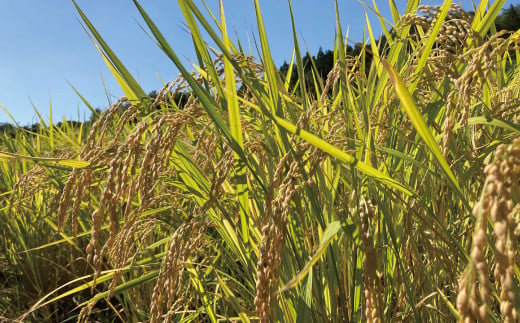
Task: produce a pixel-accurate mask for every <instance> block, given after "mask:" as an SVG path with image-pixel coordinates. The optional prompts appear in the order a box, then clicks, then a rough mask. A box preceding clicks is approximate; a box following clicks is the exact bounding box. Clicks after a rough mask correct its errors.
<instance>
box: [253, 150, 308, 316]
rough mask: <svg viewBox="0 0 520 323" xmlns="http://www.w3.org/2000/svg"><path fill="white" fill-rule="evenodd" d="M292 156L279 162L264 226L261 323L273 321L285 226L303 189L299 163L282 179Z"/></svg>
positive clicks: (259, 276) (257, 307)
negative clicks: (274, 295)
mask: <svg viewBox="0 0 520 323" xmlns="http://www.w3.org/2000/svg"><path fill="white" fill-rule="evenodd" d="M289 156H290V155H289V153H288V154H286V155H285V156H284V157H283V158H282V159H281V160H280V162H279V163H278V167H277V169H276V171H275V175H274V178H273V181H272V184H271V186H270V191H269V193H268V196H267V200H266V205H265V211H266V212H265V214H266V218H265V219H264V223H263V227H262V240H261V247H260V255H259V258H258V264H257V284H256V297H255V301H254V303H255V310H256V313H257V315H258V316H259V319H260V322H270V321H271V319H272V315H273V314H274V311H273V309H272V307H271V306H272V302H273V290H274V288H276V286H278V279H279V275H280V270H279V267H280V264H281V262H282V253H283V247H284V245H285V230H286V228H285V227H286V225H287V220H288V216H289V212H290V208H291V200H292V198H293V196H294V194H296V193H297V192H298V190H299V189H300V188H301V185H300V186H298V185H297V184H296V180H297V179H298V178H300V177H301V174H300V173H299V171H300V166H299V163H298V162H297V161H293V162H291V164H290V165H289V170H288V171H287V174H286V175H285V176H284V177H283V178H282V176H283V172H284V169H285V167H286V163H287V161H288V158H289ZM277 186H278V194H277V197H276V198H274V199H273V197H274V190H275V189H276V188H277Z"/></svg>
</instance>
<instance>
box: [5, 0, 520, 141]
mask: <svg viewBox="0 0 520 323" xmlns="http://www.w3.org/2000/svg"><path fill="white" fill-rule="evenodd" d="M470 14H471V13H470ZM495 27H496V30H497V31H502V30H507V31H511V32H515V31H517V30H519V29H520V4H517V5H513V4H511V5H510V6H509V8H507V9H504V10H503V11H502V13H501V14H500V15H499V16H498V17H497V19H496V20H495ZM377 43H378V44H379V50H380V52H383V51H384V50H385V48H386V38H385V37H384V36H382V37H381V38H380V39H379V40H377ZM367 46H369V45H367ZM362 48H363V44H361V43H357V44H355V45H354V47H352V46H350V45H348V46H347V48H346V54H347V55H348V56H352V57H355V56H357V55H358V54H359V53H360V52H361V50H362ZM380 54H381V53H380ZM371 60H372V55H371V54H370V52H369V51H366V57H365V68H366V69H368V68H369V67H370V63H371ZM302 63H303V66H304V77H305V82H306V87H307V90H308V91H309V92H310V93H314V90H315V89H314V84H315V81H314V79H313V73H312V70H314V72H315V73H317V75H318V76H320V77H321V79H322V80H323V81H324V82H325V81H326V80H327V75H328V74H329V72H330V71H331V70H332V68H333V67H334V52H333V51H332V50H325V51H324V50H323V49H322V48H321V47H320V49H319V50H318V53H317V54H316V55H314V56H311V55H310V54H309V53H307V54H306V55H305V56H304V57H302ZM289 67H290V66H289V64H288V63H287V62H284V63H283V64H282V66H280V68H279V69H280V74H281V75H282V77H283V78H284V79H285V77H286V76H287V73H288V71H289ZM297 79H298V73H297V69H296V66H295V65H294V66H293V71H292V74H291V80H290V84H291V85H292V86H294V85H295V84H296V82H297ZM148 96H149V97H150V98H151V99H155V98H156V97H157V91H152V92H150V93H149V94H148ZM188 97H189V94H188V93H186V92H179V93H176V94H175V96H174V97H173V100H174V101H175V103H176V104H177V105H179V106H183V105H184V104H185V103H186V102H187V99H188ZM100 111H101V110H99V109H98V110H97V112H100ZM95 118H96V115H95V114H93V116H92V117H91V118H90V120H88V121H86V122H85V123H92V122H93V121H94V120H95ZM67 123H68V125H69V126H71V127H74V128H75V127H78V128H79V127H80V126H81V125H82V124H83V122H79V121H67ZM61 124H62V123H61V122H60V123H57V124H56V126H58V127H59V126H61ZM19 128H21V129H24V130H26V131H29V132H33V133H38V130H39V129H40V125H39V124H38V123H35V124H32V125H30V126H22V127H17V126H14V125H12V124H10V123H0V134H5V135H8V136H15V135H16V131H17V129H18V130H19Z"/></svg>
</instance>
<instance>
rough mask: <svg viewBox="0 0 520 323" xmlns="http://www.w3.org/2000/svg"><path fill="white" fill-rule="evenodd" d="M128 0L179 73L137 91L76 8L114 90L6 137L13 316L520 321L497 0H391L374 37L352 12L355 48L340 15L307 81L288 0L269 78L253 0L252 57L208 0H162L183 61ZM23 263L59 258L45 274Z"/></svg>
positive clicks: (513, 84)
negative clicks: (74, 123) (328, 55)
mask: <svg viewBox="0 0 520 323" xmlns="http://www.w3.org/2000/svg"><path fill="white" fill-rule="evenodd" d="M133 2H134V4H135V6H136V8H137V9H138V11H139V12H140V14H141V16H142V18H143V20H144V22H145V24H146V26H147V28H148V29H149V30H148V32H149V33H150V35H151V36H152V37H153V38H154V41H155V42H156V44H157V45H158V46H159V47H160V48H161V49H162V50H163V51H164V53H165V55H167V56H168V57H169V58H170V59H171V61H172V63H173V64H175V65H176V67H177V68H178V69H179V71H180V72H181V75H180V76H179V78H177V79H176V80H174V81H171V82H169V83H167V84H166V85H165V86H164V87H163V88H162V89H160V90H159V91H158V92H157V96H156V97H155V98H153V99H152V98H149V97H147V96H146V94H145V92H144V91H143V89H142V88H141V87H140V86H139V84H138V83H137V82H136V81H135V79H134V78H133V77H132V75H130V73H129V72H128V70H127V69H126V68H125V67H124V65H123V63H122V62H121V61H120V60H119V59H118V58H117V55H116V54H115V53H114V52H113V51H112V50H111V49H110V47H109V45H108V44H107V43H106V42H105V41H104V40H103V38H102V35H100V34H99V33H98V32H97V30H96V29H95V26H93V25H92V24H91V23H90V21H89V20H88V17H87V15H86V14H85V13H83V11H82V10H81V9H80V7H79V6H78V5H77V4H76V3H75V2H74V4H75V5H76V8H77V11H78V14H79V16H80V17H81V20H82V23H83V25H84V27H85V30H86V31H87V32H88V35H89V37H90V38H91V40H92V42H93V44H94V45H95V46H96V48H97V49H98V51H99V53H100V55H102V57H103V58H104V60H105V62H106V63H107V66H108V68H109V69H110V70H111V72H112V74H113V75H114V77H115V78H116V79H117V81H118V82H119V84H120V86H121V88H122V89H123V91H124V92H125V95H126V96H125V97H123V98H120V99H119V100H118V101H117V102H116V103H114V104H113V105H112V106H111V107H110V108H109V109H108V110H107V111H106V112H105V113H103V114H102V115H101V116H99V118H98V119H97V121H96V122H95V123H94V124H93V125H91V126H89V127H88V129H85V130H84V129H80V130H79V131H78V130H74V129H65V130H64V129H60V128H56V127H55V126H54V125H52V123H51V124H50V125H48V126H47V127H42V129H41V131H40V133H39V134H33V135H32V136H31V137H30V139H28V138H27V136H26V134H23V133H17V134H16V137H15V138H16V139H15V140H14V141H12V140H9V139H8V138H5V140H3V141H2V152H0V157H2V160H1V162H2V173H1V175H2V177H4V181H3V184H2V185H4V186H5V187H2V192H5V193H2V195H1V197H0V198H2V200H3V201H5V206H4V207H3V208H2V209H1V211H2V213H1V214H2V217H4V218H5V221H3V222H4V223H6V224H5V225H3V226H2V230H3V231H5V234H6V239H5V246H4V247H2V248H4V249H3V250H2V252H3V253H5V252H7V251H9V252H10V253H9V254H11V255H16V257H17V258H16V259H14V258H13V259H9V262H10V263H13V264H16V265H17V266H19V268H23V267H28V269H31V270H32V271H29V270H27V271H23V269H20V270H21V271H20V272H21V273H22V275H23V276H24V277H32V278H38V279H39V280H36V279H34V280H31V282H33V285H34V286H32V287H31V288H32V290H34V291H35V292H36V293H39V294H38V295H33V296H32V297H31V298H30V299H33V300H37V301H35V302H34V303H33V304H31V305H30V306H29V307H25V308H24V307H23V306H22V307H21V308H24V310H25V311H24V313H16V315H14V316H11V318H18V319H20V320H36V319H39V318H40V319H41V318H46V319H49V320H63V318H68V319H70V320H78V321H85V322H86V321H88V320H89V319H93V320H96V319H97V320H99V319H101V318H111V319H112V320H120V321H136V322H137V321H151V322H159V321H164V322H184V321H200V322H202V321H204V322H205V321H210V322H216V321H243V322H250V321H259V322H271V321H283V322H310V321H312V322H361V321H363V322H365V321H366V322H383V321H384V322H386V321H389V322H393V321H399V322H400V321H414V322H445V321H461V322H471V321H476V320H478V321H482V322H498V321H509V322H514V321H517V320H518V311H519V310H520V300H519V298H518V294H519V290H520V289H519V281H518V277H519V270H518V255H517V254H516V250H517V248H518V241H519V234H520V233H519V232H520V226H519V223H520V218H519V217H520V213H519V210H520V209H519V198H520V191H519V184H520V183H519V178H520V167H519V165H520V139H519V138H520V137H519V133H520V126H518V124H519V115H520V110H519V106H520V104H519V99H518V98H519V90H520V87H519V86H520V82H519V77H520V73H519V70H518V68H517V65H516V58H517V56H518V51H519V47H518V45H519V42H520V33H519V32H516V33H506V32H496V30H495V28H494V25H493V22H494V20H495V18H496V17H497V15H498V14H499V12H500V9H501V7H502V6H503V4H504V2H505V1H495V2H493V3H489V2H488V1H481V2H480V3H479V4H478V6H476V10H475V12H474V13H473V14H469V13H467V12H465V11H464V10H462V9H461V7H459V6H457V5H454V4H452V3H451V1H444V3H443V4H442V5H441V6H440V7H431V6H421V5H420V3H419V1H409V2H408V5H407V8H406V11H405V12H404V14H400V13H399V12H398V10H397V8H396V6H395V4H394V2H393V1H389V4H390V7H391V9H392V21H391V22H388V21H386V20H384V19H383V18H381V20H380V21H379V23H380V24H381V27H382V30H383V33H384V39H385V41H384V42H383V41H380V42H377V41H376V36H377V35H374V34H373V32H372V27H371V22H370V21H369V20H368V19H367V21H366V26H367V30H368V33H367V37H368V39H367V40H368V41H369V44H370V45H366V46H364V47H362V50H361V53H360V54H359V55H357V56H355V57H352V56H348V55H346V46H347V43H348V42H349V40H348V38H346V37H345V36H344V33H343V30H342V26H341V25H340V23H339V19H337V23H336V38H335V44H334V68H333V69H332V71H331V72H330V73H329V75H327V78H326V79H322V78H321V77H320V76H319V74H318V73H317V70H316V69H315V68H314V69H313V71H311V75H310V77H309V75H308V74H306V73H305V68H304V66H303V62H302V55H301V52H300V49H299V40H298V37H297V35H296V34H297V33H296V26H295V23H294V18H293V15H292V8H291V2H290V1H289V2H288V6H289V8H290V12H291V14H290V17H288V19H291V22H292V26H293V27H292V28H293V39H292V41H293V42H294V54H293V59H292V61H291V64H290V67H289V70H288V72H287V75H285V76H284V77H282V75H280V73H279V71H278V69H277V68H276V67H275V65H274V62H273V60H272V58H271V55H270V50H269V42H268V38H267V36H266V33H265V28H264V25H263V19H262V12H261V9H260V4H259V1H256V0H255V10H256V19H257V26H258V30H259V34H258V39H259V53H258V57H250V56H248V55H246V53H245V52H244V50H243V48H242V46H241V43H240V42H237V43H233V42H232V41H231V40H230V37H229V34H228V29H227V26H226V20H225V14H224V6H223V5H222V2H220V6H219V12H218V13H212V12H210V11H209V9H207V7H206V6H197V5H196V4H195V2H193V1H192V0H179V1H178V2H179V7H180V10H182V12H183V14H184V17H185V19H186V25H187V27H188V28H189V31H190V32H191V35H192V38H193V46H194V48H195V51H196V54H197V61H196V62H195V63H194V64H193V66H192V67H186V66H184V65H183V64H182V62H181V60H180V59H179V57H178V56H177V53H176V51H175V50H174V48H173V47H172V46H171V45H170V44H168V42H167V41H166V39H165V37H164V36H163V34H162V33H161V31H160V30H159V29H158V28H157V27H156V25H155V24H154V22H153V19H152V17H149V16H148V14H147V13H146V12H145V11H144V9H143V8H142V7H141V5H140V4H139V2H138V1H137V0H134V1H133ZM202 7H203V8H204V10H202V9H201V8H202ZM372 10H374V11H375V12H376V13H379V11H378V9H377V7H375V2H374V7H373V8H372ZM337 15H338V17H339V12H338V11H337ZM203 35H207V37H208V38H206V39H205V38H204V36H203ZM209 44H211V45H209ZM192 71H194V72H192ZM293 75H296V76H295V77H294V76H293ZM293 79H295V80H296V82H292V81H291V80H293ZM309 81H310V82H312V84H310V83H309ZM309 89H312V91H309ZM179 93H188V94H187V99H183V100H182V102H181V100H179V97H180V96H179ZM83 131H87V132H88V135H83V133H84V132H83ZM57 136H62V138H66V139H67V140H61V141H60V142H66V143H67V145H73V146H74V147H75V149H73V150H67V151H66V152H64V151H62V150H60V148H59V147H57V142H58V141H57V140H56V137H57ZM42 141H43V142H44V143H45V145H49V146H48V147H47V146H44V147H42V146H41V143H42ZM38 145H40V146H38ZM53 145H54V146H53ZM36 146H37V147H39V148H38V149H36V148H35V147H36ZM12 165H15V167H13V166H12ZM40 218H41V219H40ZM38 219H40V220H39V221H37V220H38ZM34 222H35V223H37V224H40V225H42V226H45V228H46V230H47V231H42V230H41V229H40V228H39V227H38V226H35V225H34V224H33V223H34ZM17 223H18V224H17ZM19 223H21V224H23V226H21V225H20V224H19ZM15 225H17V226H15ZM3 233H4V232H3ZM31 233H34V234H37V235H41V236H37V237H33V236H31V237H28V236H26V235H27V234H31ZM29 241H30V242H31V243H32V244H30V245H29V244H27V242H29ZM53 248H58V249H59V250H60V253H59V256H58V255H56V254H49V253H46V252H48V250H54V249H53ZM0 250H1V249H0ZM21 257H22V258H23V257H26V258H24V259H21ZM34 259H37V260H38V259H39V261H44V262H45V261H46V262H49V263H53V264H59V265H55V266H54V267H55V268H56V273H58V274H57V276H53V277H54V278H53V279H54V280H53V281H52V286H43V285H42V284H41V281H42V278H41V275H42V274H45V275H48V274H46V273H44V272H43V270H45V268H46V267H45V265H44V264H42V263H37V264H34V265H32V264H33V263H34V261H35V260H34ZM0 260H2V259H0ZM3 261H6V260H3ZM34 269H37V270H38V272H35V271H34ZM65 273H67V275H65ZM24 290H25V291H27V290H30V289H28V288H26V289H24ZM42 293H43V294H42ZM2 297H3V296H2ZM71 300H72V301H73V304H74V308H69V307H70V306H69V307H63V306H64V305H63V304H70V302H71ZM67 302H68V303H67ZM1 304H4V303H1ZM3 306H4V305H2V308H3ZM2 308H0V309H2ZM0 315H2V316H6V313H0ZM6 317H7V316H6Z"/></svg>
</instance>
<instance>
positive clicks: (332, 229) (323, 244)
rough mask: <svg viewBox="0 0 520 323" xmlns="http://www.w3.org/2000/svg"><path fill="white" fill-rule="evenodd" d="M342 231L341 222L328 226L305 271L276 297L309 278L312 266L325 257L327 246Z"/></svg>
mask: <svg viewBox="0 0 520 323" xmlns="http://www.w3.org/2000/svg"><path fill="white" fill-rule="evenodd" d="M340 229H341V222H340V221H334V222H331V223H329V224H328V225H327V228H325V231H324V232H323V236H322V237H321V239H320V244H319V246H318V249H317V250H316V252H315V253H314V255H313V256H312V257H311V259H310V260H309V262H307V264H306V265H305V266H304V267H303V269H302V270H301V271H300V272H299V273H298V274H297V275H296V276H295V277H294V278H293V279H291V280H290V281H289V282H287V283H286V284H285V286H283V287H282V288H281V289H280V290H278V291H277V292H276V295H278V294H281V293H283V292H286V291H288V290H289V289H291V288H293V287H295V286H296V285H298V283H299V282H300V281H301V280H302V279H303V278H305V276H307V274H308V273H309V270H311V268H312V266H314V264H315V263H316V262H317V261H318V260H319V259H320V258H321V256H323V254H324V253H325V251H326V250H327V246H328V245H329V244H330V243H331V242H332V239H334V237H335V236H336V234H337V233H338V232H339V230H340Z"/></svg>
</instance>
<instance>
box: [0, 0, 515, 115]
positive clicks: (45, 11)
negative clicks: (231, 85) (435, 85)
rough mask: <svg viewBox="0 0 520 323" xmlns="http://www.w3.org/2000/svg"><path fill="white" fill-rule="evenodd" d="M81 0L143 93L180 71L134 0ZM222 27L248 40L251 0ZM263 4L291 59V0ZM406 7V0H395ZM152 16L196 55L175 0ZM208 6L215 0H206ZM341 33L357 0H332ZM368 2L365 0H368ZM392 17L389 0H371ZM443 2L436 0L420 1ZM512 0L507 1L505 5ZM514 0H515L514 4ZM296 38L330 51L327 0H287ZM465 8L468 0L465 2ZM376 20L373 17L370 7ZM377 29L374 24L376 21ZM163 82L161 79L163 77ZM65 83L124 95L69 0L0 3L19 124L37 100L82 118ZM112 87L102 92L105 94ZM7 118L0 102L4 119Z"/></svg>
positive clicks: (2, 62) (0, 75)
mask: <svg viewBox="0 0 520 323" xmlns="http://www.w3.org/2000/svg"><path fill="white" fill-rule="evenodd" d="M77 2H78V4H79V6H80V7H81V8H82V10H83V11H84V12H85V14H86V15H87V16H88V17H89V19H90V20H91V21H92V23H93V24H94V25H95V26H96V28H97V29H98V31H99V32H100V33H101V35H102V36H103V37H104V38H105V40H106V41H107V43H108V44H109V45H110V46H111V48H112V49H113V50H114V51H115V52H116V54H117V55H118V56H119V58H120V59H121V60H122V61H123V63H124V64H125V65H126V67H127V68H128V69H129V70H130V72H131V73H132V74H133V75H134V77H136V78H137V79H138V81H139V82H140V84H141V85H142V87H143V88H144V89H145V91H147V92H149V91H151V90H154V89H159V88H161V86H162V81H164V82H167V81H169V80H173V79H175V78H176V77H177V75H178V74H179V73H178V70H177V69H176V68H175V67H174V66H173V64H172V63H171V62H170V61H169V60H168V58H167V57H166V56H165V55H164V54H163V53H162V52H161V51H160V50H159V49H158V48H157V46H156V45H155V44H154V43H153V42H152V41H151V40H150V39H149V38H148V36H146V35H145V33H144V32H143V31H142V30H141V28H140V27H139V23H142V20H141V19H140V16H139V13H138V12H137V10H136V8H135V7H134V5H133V3H132V1H131V0H78V1H77ZM223 2H224V10H225V13H226V20H227V24H228V29H230V30H235V31H236V32H237V34H238V35H239V38H240V40H241V42H242V43H243V45H245V46H248V43H250V44H251V48H252V54H253V55H255V56H257V54H256V51H255V49H254V45H253V37H254V36H256V29H255V25H256V21H255V15H254V6H253V3H254V2H253V0H224V1H223ZM259 2H260V7H261V9H262V14H263V18H264V23H265V26H266V30H267V35H268V38H269V45H270V48H271V51H272V55H273V59H274V61H275V64H276V65H277V66H280V65H281V64H282V63H283V62H284V61H286V60H287V61H288V60H290V57H291V53H292V49H293V44H292V31H291V25H290V19H289V9H288V5H287V1H284V0H260V1H259ZM395 2H396V3H397V5H398V6H399V7H400V8H401V10H403V8H404V7H405V6H406V1H404V0H395ZM140 3H141V5H142V6H143V7H144V9H145V10H146V11H147V12H148V14H149V15H150V16H151V17H152V19H153V20H154V21H155V23H156V24H157V25H158V27H159V28H160V29H161V30H162V32H163V34H165V35H166V36H167V39H168V41H169V42H170V44H171V45H172V47H173V48H174V50H175V51H176V52H177V54H178V55H179V56H180V57H184V58H185V60H184V61H185V63H186V65H188V64H189V60H195V55H194V52H193V50H192V47H193V46H192V43H191V38H190V36H189V35H188V34H187V33H186V32H185V31H184V28H183V22H184V18H183V16H182V13H181V12H180V9H179V8H178V4H177V1H174V0H153V1H151V0H149V1H145V0H142V1H141V2H140ZM207 3H208V4H210V6H211V8H212V9H213V10H214V13H215V14H217V13H218V11H217V10H216V8H217V4H218V1H217V0H207ZM338 3H339V9H340V15H341V23H342V28H343V30H344V32H345V31H346V30H347V28H349V38H350V39H352V40H354V41H360V40H361V39H362V35H363V30H364V27H365V22H364V13H363V6H362V5H361V4H360V2H358V1H355V0H338ZM370 3H371V1H370ZM377 3H378V6H380V8H379V9H380V10H381V11H382V13H383V15H384V16H385V17H388V18H390V17H391V16H390V14H389V11H388V1H377ZM423 3H425V4H437V5H439V4H441V3H442V1H440V0H439V1H423ZM509 3H511V1H507V4H506V6H509ZM515 3H516V2H515ZM292 4H293V10H294V15H295V20H296V28H297V32H298V37H299V40H300V45H301V46H302V47H303V48H302V49H303V50H305V46H306V45H307V47H308V49H309V51H310V52H311V53H312V54H313V55H314V54H316V53H317V51H318V49H319V48H320V46H321V47H323V49H324V50H326V49H331V48H332V46H333V43H334V32H335V9H334V1H333V0H293V1H292ZM462 5H463V6H464V7H465V8H467V9H471V8H472V7H471V1H462ZM369 18H370V20H371V24H372V26H374V25H377V24H378V23H377V19H376V18H375V17H374V16H372V15H370V14H369ZM376 30H377V32H378V33H379V29H376ZM161 80H162V81H161ZM68 82H70V83H71V84H72V85H73V86H74V87H75V88H76V89H77V90H78V91H79V92H80V93H81V94H82V95H83V96H84V97H85V98H86V99H87V100H88V101H89V102H90V103H91V105H93V106H94V107H96V108H101V109H105V108H106V107H107V106H108V105H109V104H110V102H113V101H114V100H116V99H117V98H118V97H120V96H122V91H121V90H120V89H119V87H118V86H117V83H116V82H115V81H114V80H113V78H112V76H111V74H110V72H109V71H108V69H107V68H106V66H105V64H104V62H103V60H102V58H101V57H100V56H99V54H98V53H97V51H96V49H95V47H94V46H93V45H92V43H91V42H90V40H89V38H88V37H87V35H86V33H85V31H84V30H83V29H82V27H81V24H80V22H79V18H78V14H77V12H76V10H75V8H74V6H73V4H72V1H63V0H46V1H41V0H24V1H7V0H6V1H2V3H1V4H0V104H1V105H2V106H3V107H5V108H6V109H7V110H8V111H9V112H10V113H11V114H12V116H13V117H14V119H15V120H16V121H17V122H18V123H19V124H20V125H29V124H32V123H35V122H38V118H37V116H36V113H35V111H34V108H33V104H34V107H36V109H37V110H38V111H39V112H40V113H41V115H42V116H43V117H44V119H45V120H48V119H49V115H50V113H49V107H50V106H51V105H52V111H53V118H54V121H55V122H57V121H61V120H62V118H63V117H65V118H66V119H68V120H70V119H74V120H84V119H88V118H89V116H90V111H89V110H88V109H87V108H86V107H85V106H84V104H83V103H82V102H81V100H80V98H79V97H78V96H77V95H76V94H75V93H74V91H73V90H72V88H71V87H70V85H69V83H68ZM105 87H106V90H107V91H108V94H107V93H106V92H105ZM1 122H11V120H10V118H9V117H8V115H7V114H6V113H5V112H4V111H3V110H1V109H0V123H1Z"/></svg>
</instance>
